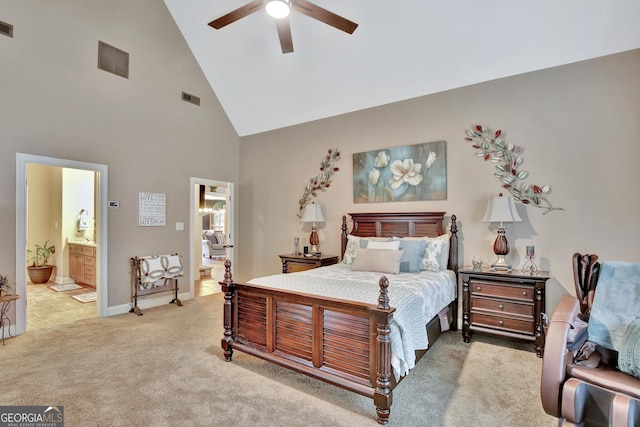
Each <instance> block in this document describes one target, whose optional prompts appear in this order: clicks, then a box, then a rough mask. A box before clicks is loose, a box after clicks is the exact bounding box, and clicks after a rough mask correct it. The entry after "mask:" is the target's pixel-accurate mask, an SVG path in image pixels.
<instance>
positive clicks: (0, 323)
mask: <svg viewBox="0 0 640 427" xmlns="http://www.w3.org/2000/svg"><path fill="white" fill-rule="evenodd" d="M18 298H20V295H10V294H9V295H2V296H0V303H2V308H0V328H2V345H5V343H4V327H5V325H6V326H9V332H8V333H9V336H10V337H11V338H13V335H11V319H9V316H8V314H7V313H8V312H9V304H11V301H15V300H17V299H18Z"/></svg>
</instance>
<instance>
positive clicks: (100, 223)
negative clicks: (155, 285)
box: [15, 153, 108, 334]
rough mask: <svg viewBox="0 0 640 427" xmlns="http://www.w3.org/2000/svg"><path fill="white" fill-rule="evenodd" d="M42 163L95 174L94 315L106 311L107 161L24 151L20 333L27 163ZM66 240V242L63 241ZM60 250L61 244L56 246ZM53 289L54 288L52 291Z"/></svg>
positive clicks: (19, 188)
mask: <svg viewBox="0 0 640 427" xmlns="http://www.w3.org/2000/svg"><path fill="white" fill-rule="evenodd" d="M31 164H33V165H44V166H52V167H56V168H65V169H73V170H78V171H89V172H91V173H93V174H94V176H95V184H94V188H95V194H94V200H95V203H94V206H95V226H94V228H93V230H92V231H91V233H92V234H93V232H94V230H95V242H96V245H95V272H96V277H95V286H96V315H97V316H99V317H104V316H106V314H107V303H108V301H107V295H108V286H107V285H108V281H107V275H108V269H107V268H106V266H107V265H108V264H107V247H108V242H107V200H106V198H107V194H108V193H107V185H108V168H107V166H106V165H100V164H95V163H86V162H78V161H73V160H65V159H57V158H52V157H43V156H35V155H29V154H23V153H17V154H16V292H17V293H18V294H19V295H23V296H24V298H20V299H19V300H18V301H16V303H17V304H16V324H15V332H16V334H22V333H24V332H25V331H26V329H27V301H28V298H29V295H28V293H27V277H26V267H27V261H26V257H25V253H26V249H27V215H28V203H27V188H28V187H27V185H28V183H27V165H31ZM65 244H66V242H65ZM59 249H60V250H62V249H63V247H60V248H59ZM52 292H53V291H52Z"/></svg>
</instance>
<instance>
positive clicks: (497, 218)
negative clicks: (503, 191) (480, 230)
mask: <svg viewBox="0 0 640 427" xmlns="http://www.w3.org/2000/svg"><path fill="white" fill-rule="evenodd" d="M520 221H522V219H521V218H520V215H518V211H517V210H516V203H515V202H514V200H513V198H512V197H509V196H502V195H500V196H499V197H489V200H488V201H487V210H486V212H485V213H484V217H483V218H482V222H499V223H503V222H520Z"/></svg>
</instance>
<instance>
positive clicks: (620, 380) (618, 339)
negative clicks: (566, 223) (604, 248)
mask: <svg viewBox="0 0 640 427" xmlns="http://www.w3.org/2000/svg"><path fill="white" fill-rule="evenodd" d="M597 259H598V258H597V256H595V255H581V254H575V255H574V257H573V263H574V279H575V285H576V295H577V297H573V296H571V295H564V296H563V297H562V299H561V300H560V303H559V304H558V306H557V308H556V310H555V312H554V313H553V316H552V317H551V322H550V324H549V327H548V330H547V336H546V345H545V351H544V358H543V361H542V378H541V385H540V394H541V398H542V406H543V407H544V410H545V412H547V413H548V414H550V415H553V416H555V417H558V418H559V419H560V420H559V425H562V426H585V427H588V426H640V378H639V377H640V264H632V263H623V262H611V263H608V262H606V263H602V264H599V263H598V262H597Z"/></svg>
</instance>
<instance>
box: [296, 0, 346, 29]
mask: <svg viewBox="0 0 640 427" xmlns="http://www.w3.org/2000/svg"><path fill="white" fill-rule="evenodd" d="M293 9H294V10H296V11H297V12H300V13H302V14H304V15H307V16H309V17H311V18H313V19H317V20H318V21H320V22H324V23H325V24H327V25H331V26H332V27H334V28H337V29H339V30H342V31H344V32H346V33H349V34H353V32H354V31H355V30H356V28H358V24H356V23H355V22H352V21H349V20H348V19H345V18H343V17H342V16H339V15H336V14H335V13H333V12H329V11H328V10H327V9H323V8H321V7H320V6H317V5H315V4H313V3H311V2H308V1H307V0H294V2H293Z"/></svg>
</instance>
